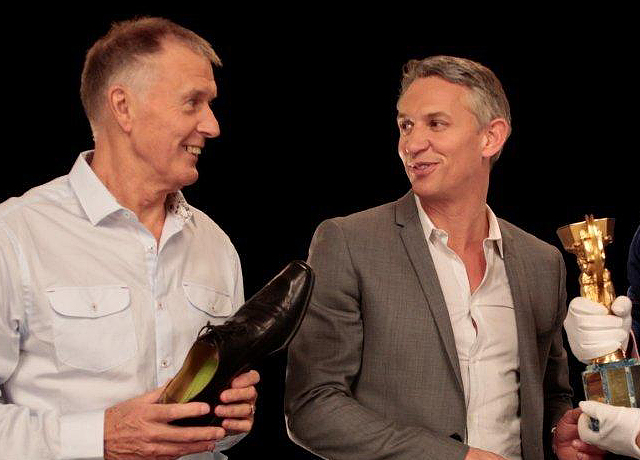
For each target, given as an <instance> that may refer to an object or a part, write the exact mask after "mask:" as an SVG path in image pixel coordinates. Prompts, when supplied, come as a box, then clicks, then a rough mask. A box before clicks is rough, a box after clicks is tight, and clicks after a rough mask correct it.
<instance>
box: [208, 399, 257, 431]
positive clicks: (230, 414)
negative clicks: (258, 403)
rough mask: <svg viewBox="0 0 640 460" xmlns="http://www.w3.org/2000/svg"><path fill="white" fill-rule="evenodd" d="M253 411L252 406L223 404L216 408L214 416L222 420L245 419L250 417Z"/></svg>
mask: <svg viewBox="0 0 640 460" xmlns="http://www.w3.org/2000/svg"><path fill="white" fill-rule="evenodd" d="M254 410H255V409H254V406H253V404H225V405H220V406H216V409H215V414H216V415H217V416H218V417H222V418H246V417H250V416H252V415H253V412H254ZM223 426H224V425H223Z"/></svg>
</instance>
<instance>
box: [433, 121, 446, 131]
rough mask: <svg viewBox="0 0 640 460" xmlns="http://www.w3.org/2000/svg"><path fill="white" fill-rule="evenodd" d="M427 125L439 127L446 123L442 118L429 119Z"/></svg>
mask: <svg viewBox="0 0 640 460" xmlns="http://www.w3.org/2000/svg"><path fill="white" fill-rule="evenodd" d="M429 126H431V127H432V128H437V129H441V128H444V127H445V126H446V123H445V122H444V121H442V120H431V121H430V122H429Z"/></svg>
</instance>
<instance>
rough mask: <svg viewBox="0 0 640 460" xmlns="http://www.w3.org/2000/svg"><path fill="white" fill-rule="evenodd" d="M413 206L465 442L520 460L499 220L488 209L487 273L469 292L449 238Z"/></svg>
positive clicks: (515, 364)
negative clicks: (449, 343)
mask: <svg viewBox="0 0 640 460" xmlns="http://www.w3.org/2000/svg"><path fill="white" fill-rule="evenodd" d="M416 205H417V206H418V214H419V216H420V223H421V224H422V228H423V230H424V234H425V237H426V239H427V245H428V247H429V251H430V253H431V257H432V259H433V263H434V265H435V268H436V272H437V274H438V280H439V282H440V287H441V288H442V293H443V295H444V299H445V302H446V304H447V308H448V310H449V318H450V320H451V326H452V328H453V335H454V338H455V342H456V349H457V352H458V360H459V362H460V373H461V374H462V382H463V385H464V394H465V398H466V406H467V432H466V441H465V442H466V443H467V444H468V445H469V446H471V447H477V448H479V449H483V450H487V451H490V452H494V453H496V454H499V455H502V456H503V457H505V458H508V459H514V460H515V459H518V460H519V459H521V458H522V453H521V447H520V416H519V414H518V408H519V403H520V400H519V396H518V390H519V386H520V379H519V367H520V361H519V358H518V337H517V331H516V320H515V312H514V309H513V299H512V298H511V291H510V289H509V281H508V279H507V274H506V271H505V266H504V260H503V254H502V237H501V234H500V228H499V227H498V220H497V219H496V217H495V215H494V214H493V212H492V211H491V209H489V207H488V206H487V217H488V219H489V236H488V237H487V238H485V240H484V241H483V248H484V257H485V261H486V269H485V273H484V277H483V278H482V281H481V283H480V285H479V286H478V287H477V288H476V290H475V291H474V292H471V290H470V287H469V279H468V277H467V271H466V268H465V266H464V263H463V262H462V259H460V257H458V255H457V254H456V253H455V252H454V251H453V250H452V249H450V248H449V247H448V246H447V241H448V235H447V233H446V232H445V231H444V230H440V229H437V228H435V227H434V225H433V223H432V222H431V220H430V219H429V217H428V216H427V214H426V213H425V211H424V209H423V208H422V206H421V205H420V202H419V200H418V197H417V196H416ZM474 324H475V325H474Z"/></svg>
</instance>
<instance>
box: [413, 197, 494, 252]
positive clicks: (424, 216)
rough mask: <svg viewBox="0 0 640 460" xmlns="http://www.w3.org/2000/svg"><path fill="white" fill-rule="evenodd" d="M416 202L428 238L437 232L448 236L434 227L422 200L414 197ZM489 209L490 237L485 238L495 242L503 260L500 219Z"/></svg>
mask: <svg viewBox="0 0 640 460" xmlns="http://www.w3.org/2000/svg"><path fill="white" fill-rule="evenodd" d="M413 196H414V198H415V200H416V207H417V208H418V217H420V223H421V224H422V229H423V230H424V234H425V236H426V237H427V238H430V237H431V236H432V235H434V233H436V232H442V233H444V234H446V232H445V231H444V230H441V229H439V228H436V227H435V225H433V222H432V221H431V219H430V218H429V216H428V215H427V213H426V212H425V211H424V209H423V208H422V205H421V204H420V199H419V198H418V195H415V194H414V195H413ZM485 206H486V207H487V218H488V219H489V236H488V237H487V238H485V241H487V240H488V241H495V245H496V247H497V248H498V254H500V257H501V258H504V253H503V251H502V233H500V226H499V225H498V219H497V218H496V215H495V214H494V213H493V211H492V210H491V208H490V207H489V205H485Z"/></svg>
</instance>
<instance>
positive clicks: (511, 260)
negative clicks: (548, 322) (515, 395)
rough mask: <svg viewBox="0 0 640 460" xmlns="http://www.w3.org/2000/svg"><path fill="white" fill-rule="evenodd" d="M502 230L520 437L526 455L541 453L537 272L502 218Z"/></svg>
mask: <svg viewBox="0 0 640 460" xmlns="http://www.w3.org/2000/svg"><path fill="white" fill-rule="evenodd" d="M498 223H499V225H500V233H501V234H502V244H503V248H504V265H505V269H506V272H507V278H508V280H509V287H510V288H511V296H512V298H513V306H514V310H515V317H516V329H517V334H518V357H519V359H520V366H519V367H520V416H521V425H520V437H521V439H522V453H523V455H524V458H537V457H538V455H541V453H540V452H541V451H540V452H538V451H539V450H540V449H541V448H540V440H539V434H538V433H537V431H536V427H540V426H542V420H536V418H541V414H540V413H539V412H540V411H539V410H538V409H536V400H537V399H538V396H537V395H538V393H537V389H539V388H542V381H541V376H540V373H539V372H538V369H539V368H540V366H539V363H538V346H537V343H538V342H537V336H536V329H535V317H534V314H533V310H532V308H533V306H532V302H531V292H530V290H529V288H528V286H529V285H530V283H528V279H529V277H531V276H535V273H528V272H527V270H526V266H525V264H524V261H523V260H522V255H523V249H522V248H519V247H518V243H517V242H516V241H514V239H513V237H512V235H511V232H510V231H509V229H508V228H506V227H505V225H504V224H503V223H502V221H501V220H500V219H498ZM534 451H535V453H534Z"/></svg>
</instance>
